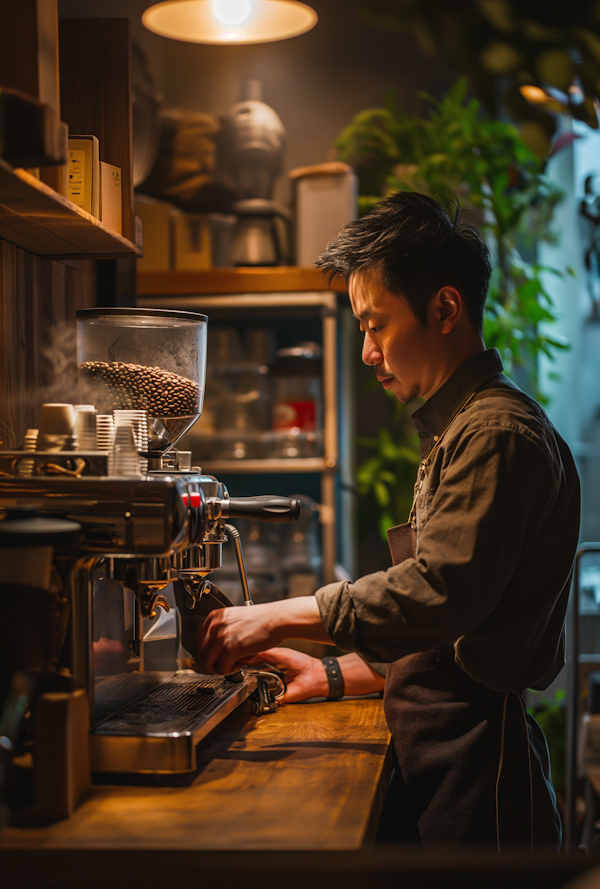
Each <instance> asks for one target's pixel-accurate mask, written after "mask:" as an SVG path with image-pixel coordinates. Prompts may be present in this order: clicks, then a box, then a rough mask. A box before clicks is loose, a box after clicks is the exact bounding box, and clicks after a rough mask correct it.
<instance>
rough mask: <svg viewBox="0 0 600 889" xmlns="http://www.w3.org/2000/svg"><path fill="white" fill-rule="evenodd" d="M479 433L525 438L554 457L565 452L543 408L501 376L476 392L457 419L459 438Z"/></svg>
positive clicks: (562, 443) (565, 447)
mask: <svg viewBox="0 0 600 889" xmlns="http://www.w3.org/2000/svg"><path fill="white" fill-rule="evenodd" d="M481 431H485V432H487V433H488V435H489V436H490V437H505V436H506V435H513V436H516V437H517V438H523V439H527V440H529V441H530V442H533V443H534V444H536V445H537V446H538V447H539V448H541V449H542V450H543V451H545V452H546V453H548V452H550V453H552V454H553V455H554V456H558V452H562V454H563V456H564V454H565V453H566V452H568V448H567V445H566V444H565V442H564V441H563V440H562V439H561V437H560V435H559V434H558V432H557V431H556V429H555V428H554V426H553V425H552V423H551V421H550V418H549V417H548V415H547V413H546V411H545V410H544V409H543V407H542V406H541V405H540V404H538V402H537V401H536V400H535V399H534V398H532V397H531V396H530V395H527V393H526V392H523V391H522V390H521V389H519V387H518V386H516V385H515V384H514V383H513V382H512V380H510V379H509V378H508V377H507V376H505V375H504V374H498V376H497V377H494V378H493V379H492V380H490V382H489V383H488V384H487V385H486V386H485V387H484V388H483V389H481V390H480V391H479V392H477V393H476V395H475V396H474V398H473V400H472V401H471V403H470V404H469V405H468V406H467V408H466V409H465V410H464V411H463V414H462V416H461V417H460V418H459V422H458V423H457V424H456V430H455V434H456V435H457V436H459V437H462V436H463V435H465V434H469V433H475V432H481Z"/></svg>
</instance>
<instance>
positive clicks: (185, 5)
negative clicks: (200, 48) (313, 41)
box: [142, 0, 317, 45]
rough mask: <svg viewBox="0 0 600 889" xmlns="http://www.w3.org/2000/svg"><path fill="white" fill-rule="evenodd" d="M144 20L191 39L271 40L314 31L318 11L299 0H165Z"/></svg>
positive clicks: (157, 30) (216, 41)
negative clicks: (312, 29)
mask: <svg viewBox="0 0 600 889" xmlns="http://www.w3.org/2000/svg"><path fill="white" fill-rule="evenodd" d="M142 23H143V24H144V25H145V26H146V28H148V30H150V31H154V32H155V33H156V34H160V35H161V36H162V37H170V38H171V39H172V40H184V41H186V42H187V43H214V44H221V45H225V44H230V45H231V44H234V45H235V44H247V43H271V42H273V41H275V40H286V39H287V38H288V37H296V36H297V35H298V34H304V33H305V32H306V31H310V29H311V28H314V26H315V25H316V23H317V13H316V12H315V11H314V9H312V8H311V7H310V6H307V5H306V4H305V3H299V2H297V0H163V2H162V3H156V4H155V5H154V6H150V7H149V8H148V9H147V10H146V11H145V12H144V14H143V15H142Z"/></svg>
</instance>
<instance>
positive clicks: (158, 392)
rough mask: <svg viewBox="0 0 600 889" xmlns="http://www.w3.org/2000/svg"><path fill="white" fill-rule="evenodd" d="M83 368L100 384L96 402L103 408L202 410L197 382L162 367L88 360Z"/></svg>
mask: <svg viewBox="0 0 600 889" xmlns="http://www.w3.org/2000/svg"><path fill="white" fill-rule="evenodd" d="M80 369H81V370H82V371H84V372H85V373H86V374H87V375H88V376H89V377H91V378H92V379H93V380H94V383H95V384H97V390H96V397H95V401H96V405H97V407H99V408H100V409H102V410H103V409H105V408H110V409H112V410H121V409H123V408H126V409H137V410H139V409H144V410H147V411H148V413H149V414H150V415H154V416H162V417H180V416H189V415H191V414H197V413H198V412H199V396H200V389H199V387H198V385H197V384H196V383H195V382H194V381H193V380H190V379H188V378H187V377H182V376H179V374H175V373H171V372H169V371H165V370H163V369H162V368H160V367H146V366H144V365H141V364H128V363H126V362H123V361H112V362H106V361H85V362H84V363H83V364H81V365H80Z"/></svg>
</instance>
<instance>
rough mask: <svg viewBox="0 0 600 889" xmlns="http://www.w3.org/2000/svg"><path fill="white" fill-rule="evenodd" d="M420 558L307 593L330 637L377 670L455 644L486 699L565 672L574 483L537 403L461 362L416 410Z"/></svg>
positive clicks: (493, 356)
mask: <svg viewBox="0 0 600 889" xmlns="http://www.w3.org/2000/svg"><path fill="white" fill-rule="evenodd" d="M475 390H479V391H477V392H476V394H475V396H474V397H473V398H472V400H471V401H470V402H469V403H468V404H467V405H466V407H465V408H464V409H463V410H462V411H461V412H460V413H459V414H458V416H456V417H455V419H454V420H453V421H452V423H451V425H450V427H449V428H448V429H447V431H446V434H445V435H443V437H442V440H441V443H440V444H439V446H438V447H437V449H436V451H435V452H434V454H433V455H432V458H431V463H430V465H429V467H428V470H427V473H426V476H425V479H424V482H423V484H422V486H421V489H420V492H419V493H418V496H417V502H416V530H417V549H416V557H415V558H409V559H406V560H405V561H404V562H402V563H401V564H399V565H396V566H394V567H392V568H389V569H388V570H387V571H378V572H376V573H375V574H369V575H367V576H365V577H361V578H360V579H359V580H357V581H356V582H355V583H350V582H344V583H332V584H328V585H327V586H325V587H322V588H321V589H320V590H318V591H317V593H316V597H317V602H318V605H319V609H320V612H321V618H322V620H323V624H324V626H325V629H326V630H327V632H328V634H329V635H330V637H331V638H332V639H333V640H334V641H335V642H336V643H337V644H338V645H339V646H340V647H341V648H343V649H345V650H348V651H352V650H354V651H356V652H358V653H359V654H360V655H362V656H363V657H364V658H365V659H366V660H367V661H370V662H371V664H372V666H373V667H374V668H375V669H377V666H376V664H377V662H384V663H390V662H393V661H396V660H398V659H400V658H402V657H404V656H405V655H408V654H413V653H415V652H418V651H427V650H431V649H434V648H439V647H441V646H446V645H454V651H455V657H456V661H457V663H458V664H459V665H460V666H461V667H462V668H463V669H464V670H465V672H466V673H467V674H468V675H469V676H471V677H472V678H473V679H475V680H477V681H478V682H481V683H482V684H483V685H486V686H487V687H488V688H491V689H493V690H495V691H500V692H505V691H513V690H522V689H525V688H537V689H543V688H545V687H547V686H548V685H549V683H550V682H551V681H552V680H553V679H554V677H555V676H556V675H557V673H558V672H559V671H560V669H561V668H562V666H563V664H564V618H565V612H566V607H567V600H568V596H569V589H570V583H571V575H572V570H573V560H574V556H575V551H576V547H577V541H578V534H579V512H580V505H579V479H578V476H577V470H576V468H575V464H574V461H573V458H572V456H571V453H570V451H569V448H568V447H567V445H566V444H565V442H564V441H563V440H562V438H561V437H560V436H559V434H558V433H557V431H556V429H555V428H554V427H553V425H552V424H551V423H550V421H549V419H548V417H547V416H546V414H545V412H544V411H543V410H542V408H541V407H540V406H539V405H538V404H537V402H535V401H534V400H533V399H532V398H530V397H529V396H527V395H525V393H523V392H521V390H520V389H518V387H517V386H515V385H514V383H512V382H511V381H510V380H509V379H508V378H507V377H506V376H504V374H503V373H502V362H501V360H500V356H499V354H498V352H497V351H496V350H495V349H490V350H488V351H486V352H482V353H481V354H479V355H477V356H475V357H474V358H471V359H470V360H469V361H467V362H466V363H465V364H463V365H462V366H461V367H460V368H459V369H458V370H457V371H456V372H455V373H454V374H453V376H452V377H451V378H450V379H449V380H448V381H447V382H446V383H445V384H444V385H443V386H442V387H441V388H440V389H439V390H438V391H437V392H436V393H435V394H434V395H433V396H432V397H431V398H430V399H429V400H428V401H427V402H426V403H425V404H424V405H423V406H422V407H421V408H419V410H417V411H415V413H414V414H413V420H414V423H415V425H416V427H417V431H418V433H419V439H420V446H421V456H422V458H424V457H426V456H427V455H428V454H429V452H430V450H431V448H432V447H433V445H434V443H435V438H434V437H435V436H441V435H442V433H443V432H444V430H445V429H446V427H447V425H448V423H449V422H450V421H451V420H452V418H453V416H454V415H455V414H456V413H457V411H459V410H460V408H461V406H462V405H463V404H464V402H465V401H466V400H467V399H468V397H469V396H470V395H471V394H472V393H473V392H475Z"/></svg>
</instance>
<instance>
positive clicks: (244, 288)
mask: <svg viewBox="0 0 600 889" xmlns="http://www.w3.org/2000/svg"><path fill="white" fill-rule="evenodd" d="M311 290H316V291H328V290H337V291H339V292H340V293H343V292H345V291H346V290H347V287H346V282H345V281H344V279H343V278H336V279H335V281H333V282H332V283H331V284H330V283H329V281H328V280H327V278H326V277H325V276H324V275H323V274H322V272H320V271H319V270H318V269H304V268H299V267H297V266H276V267H273V268H269V267H262V268H235V269H208V270H207V271H197V272H196V271H170V272H138V285H137V292H138V295H139V296H151V295H157V296H160V295H163V294H164V295H166V296H179V295H181V296H183V295H193V296H195V295H207V296H208V295H210V294H220V293H292V292H296V293H299V292H303V291H311Z"/></svg>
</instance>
